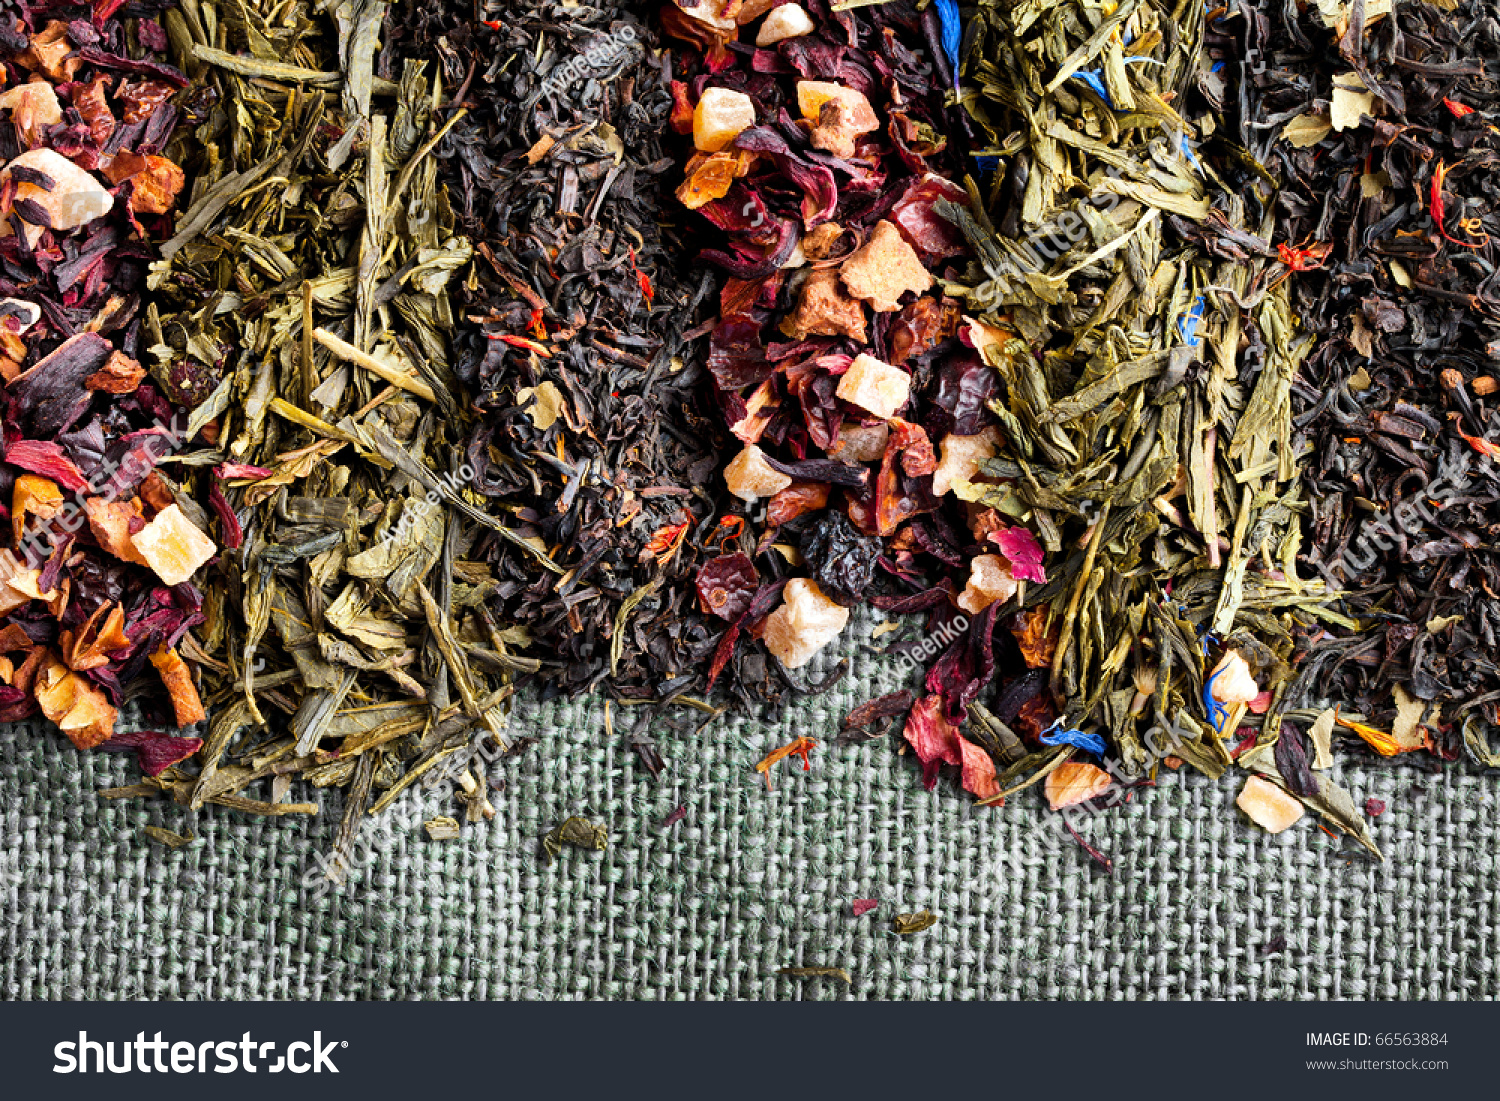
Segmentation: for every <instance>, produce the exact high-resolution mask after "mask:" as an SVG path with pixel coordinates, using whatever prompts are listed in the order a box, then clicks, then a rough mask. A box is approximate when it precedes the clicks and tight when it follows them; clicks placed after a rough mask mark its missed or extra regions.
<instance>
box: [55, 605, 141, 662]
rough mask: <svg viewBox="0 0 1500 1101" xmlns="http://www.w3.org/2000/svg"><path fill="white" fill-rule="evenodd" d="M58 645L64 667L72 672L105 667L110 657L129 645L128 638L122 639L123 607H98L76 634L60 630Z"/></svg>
mask: <svg viewBox="0 0 1500 1101" xmlns="http://www.w3.org/2000/svg"><path fill="white" fill-rule="evenodd" d="M58 646H59V648H60V649H61V650H62V659H63V662H64V664H66V665H67V666H68V668H70V669H72V670H73V671H74V672H75V673H82V672H84V671H85V670H88V669H98V668H99V667H100V666H102V665H108V664H109V659H110V655H111V654H113V653H115V652H116V651H118V650H124V649H128V648H129V646H130V639H128V638H126V637H125V609H124V607H122V606H121V605H119V604H101V605H99V607H97V608H95V609H94V614H93V615H91V616H89V618H88V619H87V620H85V621H84V624H83V626H82V627H80V628H79V629H78V630H77V631H76V632H75V631H63V632H62V634H61V635H60V636H59V637H58Z"/></svg>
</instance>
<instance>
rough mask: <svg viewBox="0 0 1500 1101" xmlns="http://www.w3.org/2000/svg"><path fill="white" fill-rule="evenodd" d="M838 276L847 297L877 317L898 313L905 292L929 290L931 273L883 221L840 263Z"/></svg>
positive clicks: (908, 246)
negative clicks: (864, 304)
mask: <svg viewBox="0 0 1500 1101" xmlns="http://www.w3.org/2000/svg"><path fill="white" fill-rule="evenodd" d="M839 274H840V276H841V277H842V278H843V280H844V286H845V287H846V288H848V291H849V293H850V294H852V295H853V296H854V297H855V298H859V299H863V300H864V301H866V302H868V303H870V305H871V306H873V307H874V308H875V309H876V310H877V311H879V312H880V313H890V312H892V311H893V310H896V309H898V308H899V306H900V304H901V296H902V295H903V294H905V293H906V292H907V291H916V292H917V293H918V294H920V293H922V292H923V291H925V290H926V289H927V288H928V287H930V286H932V273H931V272H929V271H928V270H927V269H926V268H924V267H923V266H922V261H921V260H919V259H917V253H916V250H915V249H913V248H912V247H911V245H909V244H907V243H906V238H905V237H903V236H901V231H900V230H899V229H897V228H896V227H895V226H894V225H892V224H891V223H890V222H887V221H885V220H884V219H882V220H880V221H879V222H877V223H875V229H874V231H873V232H872V233H871V234H870V239H869V240H868V241H866V242H865V243H864V245H862V246H861V247H860V249H859V251H858V252H856V253H854V255H852V256H850V257H849V259H847V260H845V261H844V263H843V265H842V266H841V267H840V268H839Z"/></svg>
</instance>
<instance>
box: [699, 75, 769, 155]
mask: <svg viewBox="0 0 1500 1101" xmlns="http://www.w3.org/2000/svg"><path fill="white" fill-rule="evenodd" d="M754 125H755V103H754V101H753V100H751V98H750V97H749V96H747V95H746V94H745V93H744V92H736V91H734V90H733V89H730V88H705V89H704V90H703V95H702V96H700V97H699V98H698V106H697V107H695V108H693V144H694V145H696V146H697V147H698V148H699V149H700V150H702V151H703V152H705V153H717V152H718V151H719V150H720V149H723V148H724V147H725V146H726V145H728V144H729V143H730V142H732V141H733V140H734V139H735V138H737V137H739V134H740V131H741V130H745V129H747V128H748V127H751V126H754Z"/></svg>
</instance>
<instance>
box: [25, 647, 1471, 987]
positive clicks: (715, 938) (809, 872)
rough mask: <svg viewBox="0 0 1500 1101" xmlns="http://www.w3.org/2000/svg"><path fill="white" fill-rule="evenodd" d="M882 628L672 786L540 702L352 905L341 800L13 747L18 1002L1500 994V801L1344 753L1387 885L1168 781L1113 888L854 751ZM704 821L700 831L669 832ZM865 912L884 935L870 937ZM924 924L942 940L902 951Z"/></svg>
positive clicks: (382, 837)
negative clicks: (759, 769) (486, 769)
mask: <svg viewBox="0 0 1500 1101" xmlns="http://www.w3.org/2000/svg"><path fill="white" fill-rule="evenodd" d="M870 627H871V623H870V622H869V621H868V620H860V619H858V618H856V620H855V621H854V622H853V623H852V624H851V630H850V632H849V634H851V635H854V636H855V637H854V638H852V639H850V642H849V645H846V647H845V649H844V653H845V655H847V656H849V658H850V660H851V663H852V664H853V666H854V672H853V673H852V674H851V675H850V676H847V677H846V678H845V679H844V680H843V681H842V682H840V683H839V684H838V685H837V686H836V687H834V688H833V689H831V690H830V691H828V692H827V693H825V694H823V695H821V696H817V697H813V698H810V699H803V700H800V701H798V702H797V703H795V704H794V706H793V707H792V708H790V709H788V711H787V712H786V713H785V714H783V715H781V716H780V717H779V718H777V719H775V720H774V721H761V720H757V719H755V718H752V717H725V718H722V719H719V720H716V721H714V722H713V723H710V724H709V725H708V726H707V727H706V729H704V730H702V731H701V732H698V733H694V732H693V728H694V727H695V726H697V724H698V723H700V722H701V721H702V720H703V716H702V715H699V714H697V713H696V712H688V713H687V715H688V716H689V717H688V718H687V719H686V720H684V721H683V722H682V723H680V724H679V725H680V726H681V728H682V729H681V731H680V732H678V731H673V730H668V729H666V728H665V727H662V726H658V727H657V728H655V730H654V733H655V734H656V737H657V739H658V743H659V744H660V746H661V749H662V751H663V754H664V755H665V756H666V757H667V758H668V760H669V767H668V770H667V771H666V772H665V773H664V774H663V775H662V778H661V779H660V780H659V781H655V782H653V781H652V780H651V778H650V777H649V776H648V775H646V774H645V773H644V772H643V771H642V769H641V768H640V767H639V765H638V764H637V763H636V759H635V755H634V753H633V752H632V751H631V749H630V748H629V744H628V741H627V738H628V734H629V732H630V730H631V728H632V726H631V724H632V723H633V722H634V721H636V720H634V719H633V718H632V717H631V713H630V709H621V708H618V707H616V708H614V709H613V711H612V719H613V725H614V730H615V732H614V736H613V737H609V736H606V734H605V725H604V704H603V702H602V701H601V700H599V699H594V698H585V699H581V700H557V701H550V702H539V701H537V700H535V699H531V698H527V699H523V700H522V701H521V702H520V703H519V705H518V706H517V708H516V711H515V713H514V715H513V716H512V719H511V724H512V730H513V732H514V733H515V734H517V735H526V736H529V737H534V738H538V739H539V740H540V742H539V744H538V745H537V746H535V747H533V748H532V749H531V750H530V751H528V752H527V753H525V754H524V755H522V756H520V757H518V758H515V759H506V760H502V761H500V762H497V763H496V764H495V765H494V766H492V767H491V770H490V776H491V778H492V779H493V780H503V781H504V789H503V790H501V791H496V792H494V793H493V794H492V800H493V802H494V803H495V806H496V808H497V810H498V814H497V816H496V818H495V819H494V820H493V821H492V822H489V823H479V824H474V825H470V824H465V825H464V827H463V833H462V836H461V837H460V838H459V839H458V840H454V841H447V842H434V841H430V840H428V838H427V836H426V834H425V832H424V831H423V830H422V828H421V823H422V822H423V821H424V820H425V819H427V818H430V817H432V816H434V815H437V814H446V813H455V811H456V804H455V803H453V802H452V801H451V800H442V799H440V798H439V797H436V796H435V795H433V794H431V793H428V794H419V795H417V796H412V797H406V798H403V799H400V800H398V801H397V802H396V804H395V805H394V807H393V809H392V811H391V812H390V814H389V818H388V822H389V828H388V829H381V828H378V827H376V828H373V829H371V830H369V831H368V832H367V834H366V835H365V836H366V838H367V839H368V843H367V844H366V845H364V846H361V848H360V849H359V850H358V851H359V853H360V854H361V855H360V858H359V861H358V863H357V865H356V867H355V869H354V871H353V872H352V873H351V875H350V876H349V879H348V882H347V883H346V884H345V885H344V886H343V887H342V888H339V889H334V890H327V891H320V890H319V889H318V888H319V884H321V882H322V878H321V872H320V870H319V867H318V864H317V862H316V859H315V854H317V853H325V852H327V851H328V849H329V846H330V844H331V841H332V836H333V832H334V830H335V829H336V827H337V823H338V820H339V814H340V812H341V806H340V800H339V796H338V794H337V793H334V792H327V791H324V792H317V793H315V794H314V795H313V796H311V798H313V799H316V800H318V801H320V802H321V804H322V811H321V813H320V814H319V815H318V816H317V817H316V818H313V819H293V818H284V819H279V820H259V819H250V818H246V817H244V816H242V815H240V814H237V813H234V812H230V811H226V810H224V809H222V808H209V809H207V810H205V811H203V812H200V813H198V814H196V815H190V814H189V813H188V812H187V811H186V810H185V809H184V808H179V807H176V806H173V805H171V804H169V803H166V802H161V801H157V802H154V803H143V802H139V801H126V802H119V801H109V800H101V799H99V798H98V797H97V796H96V795H95V792H96V791H97V790H98V789H100V788H104V787H109V786H113V785H122V784H129V783H133V782H135V780H136V779H137V778H138V770H137V766H136V763H135V761H134V759H133V758H132V757H127V756H118V755H114V754H103V753H92V754H85V753H79V752H77V751H75V750H74V749H73V748H72V746H71V745H69V744H68V743H67V742H66V740H65V739H64V738H63V737H62V735H60V734H58V733H57V732H55V731H49V730H46V729H44V728H43V727H42V726H40V725H33V724H21V725H16V726H11V727H7V728H0V997H4V998H6V999H79V998H81V999H153V1000H154V999H233V1000H246V999H283V998H290V999H352V998H365V999H416V998H421V999H432V998H445V999H469V998H473V999H542V998H545V999H579V998H615V999H710V998H755V999H811V1000H835V999H849V998H853V999H996V998H1027V999H1160V998H1195V999H1221V998H1222V999H1242V998H1258V999H1272V998H1278V999H1279V998H1291V999H1310V998H1316V999H1325V998H1371V999H1397V998H1399V999H1457V998H1488V997H1494V996H1496V995H1497V994H1500V978H1497V971H1496V963H1495V945H1496V940H1497V935H1500V855H1497V854H1500V818H1497V815H1496V802H1495V800H1496V796H1497V791H1500V788H1497V781H1496V779H1495V778H1494V777H1486V776H1483V775H1480V774H1478V773H1476V772H1474V771H1473V770H1466V769H1463V768H1448V769H1442V770H1436V769H1433V768H1431V767H1424V766H1423V764H1422V763H1421V762H1416V761H1408V760H1402V761H1399V762H1396V763H1394V764H1391V763H1387V762H1371V761H1368V760H1363V759H1356V758H1354V757H1352V756H1350V755H1341V756H1340V764H1339V765H1336V766H1335V768H1336V773H1335V776H1336V778H1337V779H1338V780H1339V781H1340V782H1341V783H1342V784H1344V786H1346V787H1347V788H1349V789H1350V790H1351V791H1352V792H1353V794H1354V795H1355V797H1356V799H1357V800H1359V801H1360V802H1363V801H1364V800H1365V799H1366V798H1369V797H1374V798H1377V799H1380V800H1383V801H1384V802H1385V803H1386V804H1387V805H1388V810H1387V811H1386V812H1385V813H1384V814H1383V815H1381V816H1380V817H1379V818H1378V819H1377V820H1376V822H1375V834H1376V838H1377V841H1378V843H1379V844H1380V845H1381V847H1382V849H1383V850H1384V852H1385V856H1386V860H1385V862H1384V863H1375V862H1373V861H1371V860H1369V859H1366V858H1364V857H1362V856H1360V855H1358V854H1357V853H1358V850H1354V849H1352V848H1351V846H1350V845H1349V844H1347V843H1345V844H1341V843H1339V842H1337V841H1335V840H1334V839H1333V838H1331V837H1330V836H1328V835H1327V834H1325V833H1323V832H1320V831H1319V830H1318V829H1317V828H1316V826H1315V825H1314V824H1313V823H1312V820H1311V818H1310V817H1309V818H1307V819H1304V821H1303V822H1302V823H1300V824H1299V825H1298V826H1297V827H1295V828H1294V829H1291V830H1289V831H1287V832H1286V833H1284V834H1281V835H1279V836H1276V837H1272V836H1269V835H1267V834H1265V833H1263V832H1261V831H1259V830H1258V829H1256V828H1255V827H1252V826H1251V825H1250V824H1249V823H1248V822H1247V820H1246V819H1245V818H1244V816H1243V815H1242V814H1241V813H1239V812H1238V811H1237V809H1236V808H1235V806H1234V798H1235V795H1236V794H1237V792H1238V787H1239V783H1240V782H1242V780H1239V779H1236V778H1235V777H1232V776H1226V777H1225V778H1224V779H1223V780H1221V781H1217V782H1215V781H1210V780H1207V779H1206V778H1203V777H1201V776H1196V775H1188V772H1189V770H1188V769H1186V768H1184V769H1183V770H1181V771H1179V772H1175V773H1172V772H1167V771H1166V770H1163V772H1162V775H1161V777H1160V779H1159V783H1158V786H1156V787H1155V788H1143V789H1138V790H1137V791H1136V792H1134V793H1133V797H1132V799H1131V801H1130V803H1129V805H1127V806H1125V807H1123V808H1120V809H1117V810H1114V811H1111V812H1109V813H1106V814H1100V815H1095V816H1092V817H1090V818H1089V819H1088V820H1087V821H1086V822H1085V823H1084V826H1083V833H1084V835H1085V836H1086V837H1088V839H1089V840H1090V842H1091V843H1092V844H1094V845H1095V846H1097V847H1098V848H1099V849H1101V850H1103V851H1104V852H1106V853H1108V854H1109V855H1110V856H1111V857H1112V858H1113V861H1114V874H1113V875H1107V874H1105V873H1104V872H1103V871H1102V869H1099V868H1098V867H1097V866H1096V865H1094V864H1093V863H1092V862H1091V861H1090V860H1089V859H1088V858H1087V856H1086V855H1085V854H1084V852H1083V851H1082V849H1081V848H1079V847H1078V846H1077V845H1076V844H1075V843H1073V842H1072V841H1071V839H1069V838H1067V836H1066V834H1061V835H1058V834H1055V833H1053V832H1052V831H1051V830H1050V829H1048V827H1047V823H1046V819H1047V817H1048V816H1047V813H1046V810H1045V807H1044V805H1043V803H1042V800H1041V797H1040V795H1039V794H1037V793H1036V792H1034V791H1032V792H1026V793H1022V794H1021V795H1019V796H1016V797H1013V798H1012V799H1011V800H1010V801H1009V805H1007V806H1005V807H1002V808H994V809H985V808H976V807H974V806H973V803H972V797H970V796H969V795H967V794H966V793H964V792H962V791H961V790H959V789H958V787H957V785H956V783H955V782H954V778H952V777H944V779H943V780H942V781H941V782H940V783H939V784H938V786H937V788H936V789H935V790H934V791H932V792H928V791H925V790H923V787H922V783H921V775H920V770H919V768H918V767H917V765H916V764H915V762H914V760H913V759H912V758H911V757H910V756H901V755H899V754H898V753H897V752H896V748H897V743H898V742H899V731H898V730H896V729H893V730H892V731H891V732H890V733H888V734H887V735H886V736H885V737H883V738H879V739H876V740H874V741H871V742H866V743H863V744H860V745H857V746H838V745H833V744H830V740H829V739H830V738H831V736H832V735H833V734H834V733H836V731H837V729H838V724H839V720H840V719H841V718H842V716H843V715H844V714H845V713H846V712H847V711H848V710H849V709H850V708H851V707H853V706H854V705H855V704H857V703H860V702H863V701H864V700H866V699H869V698H870V697H871V696H873V695H875V694H878V693H880V692H883V691H889V690H891V689H892V688H894V687H899V686H900V683H901V682H902V680H903V678H902V676H901V673H900V670H899V669H898V668H897V667H896V664H895V663H894V662H892V661H891V660H890V659H875V658H871V657H869V656H868V650H867V649H866V648H867V647H868V646H869V645H870V642H869V639H870ZM846 637H847V636H846ZM856 651H859V652H857V653H856ZM835 660H836V655H835V656H830V657H826V658H822V659H820V661H819V663H818V664H816V665H815V666H814V667H812V675H811V677H810V679H811V680H816V679H817V678H819V677H820V676H822V675H823V674H824V673H826V672H827V671H828V670H829V669H831V668H832V667H833V664H834V661H835ZM798 734H806V735H808V736H810V737H813V738H816V739H818V740H819V742H820V744H819V747H818V748H817V750H815V751H814V754H813V770H812V771H811V772H803V771H802V770H801V765H800V763H799V762H797V761H796V760H795V759H794V760H791V761H788V762H784V763H782V764H781V765H778V766H777V767H776V769H775V771H774V772H773V776H772V782H773V784H774V787H773V789H772V790H770V791H767V790H766V786H765V783H764V781H763V779H762V777H761V776H760V775H759V774H757V773H756V772H755V770H754V764H755V762H756V761H758V760H760V758H761V757H762V756H764V755H765V753H766V752H768V751H769V750H770V749H772V748H774V747H776V746H779V745H782V744H784V743H785V742H788V741H790V740H791V739H792V738H793V737H795V736H796V735H798ZM296 797H297V798H302V796H301V795H297V796H296ZM679 805H681V806H685V807H686V808H687V813H686V817H685V818H683V819H682V820H681V821H679V822H676V823H675V824H673V825H671V826H666V827H664V826H663V821H664V820H665V819H666V818H667V817H668V815H669V814H671V812H672V811H673V810H674V808H676V807H678V806H679ZM575 814H576V815H583V816H586V817H588V818H590V819H592V820H594V821H596V822H602V823H604V824H605V825H606V826H607V827H608V830H609V847H608V849H607V850H606V851H605V852H585V851H581V850H577V849H565V850H564V851H563V853H562V855H561V856H560V858H559V859H558V860H557V862H556V863H554V864H550V865H549V864H548V862H547V858H546V856H545V854H544V852H543V851H542V847H541V844H540V841H541V838H542V836H543V835H544V834H545V833H546V832H547V831H548V830H549V829H551V828H552V827H554V826H556V825H557V824H558V823H560V822H561V821H562V820H563V819H564V818H565V817H567V816H568V815H575ZM149 824H155V825H160V826H165V827H167V828H168V829H171V830H174V831H175V832H178V833H193V834H195V835H196V840H195V841H194V843H193V844H192V845H190V846H188V847H187V848H184V849H181V850H178V851H172V850H169V849H167V848H164V847H163V846H161V845H158V844H155V843H152V842H151V841H149V840H148V839H147V838H146V837H145V836H144V835H143V833H142V831H141V827H143V826H145V825H149ZM1059 836H1060V837H1061V840H1058V838H1059ZM856 898H875V899H878V900H879V906H878V908H877V909H875V910H874V911H873V912H872V913H869V914H866V915H864V916H863V917H859V918H856V917H854V916H853V915H852V913H851V910H850V903H851V901H852V900H854V899H856ZM921 909H929V910H931V911H933V912H934V913H935V914H937V915H938V917H939V922H938V924H937V925H936V926H935V927H933V928H931V929H929V930H927V931H925V932H923V933H919V934H916V935H912V936H897V935H896V934H895V933H894V932H893V931H892V929H891V919H892V918H893V917H894V916H895V915H896V914H898V913H902V912H911V911H916V910H921ZM1281 938H1285V947H1284V948H1281V949H1280V950H1279V951H1278V950H1275V949H1276V948H1277V946H1278V945H1279V944H1280V939H1281ZM792 966H833V967H843V968H847V969H848V970H849V971H850V972H851V974H852V976H853V984H852V986H849V987H846V986H844V984H842V983H841V982H838V981H836V980H831V979H821V978H820V979H811V980H808V979H795V978H789V977H785V976H781V975H778V974H777V973H776V972H777V971H778V970H779V969H780V968H784V967H792Z"/></svg>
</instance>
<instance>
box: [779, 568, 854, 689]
mask: <svg viewBox="0 0 1500 1101" xmlns="http://www.w3.org/2000/svg"><path fill="white" fill-rule="evenodd" d="M781 601H782V602H781V604H780V606H778V607H777V609H776V610H775V611H774V612H772V613H771V614H770V615H769V616H767V617H766V629H765V635H764V639H765V643H766V649H768V650H770V651H771V653H773V654H775V655H776V658H777V660H779V661H780V662H781V664H782V665H784V666H786V667H787V668H788V669H797V668H800V667H801V666H803V665H806V664H807V663H808V662H809V661H811V660H812V656H813V655H814V654H816V653H817V652H818V651H819V650H821V649H822V648H823V647H824V646H827V645H828V644H829V643H830V642H832V641H833V640H834V639H835V638H836V637H837V636H838V633H839V632H840V631H842V630H843V629H844V625H845V624H846V623H848V622H849V609H848V608H844V607H841V606H840V605H838V604H835V603H834V602H833V601H831V600H829V599H828V598H827V597H826V596H824V595H823V590H821V589H819V588H818V583H817V582H816V581H810V580H808V579H807V578H805V577H794V578H792V580H790V581H788V582H787V583H786V588H784V589H783V590H782V591H781Z"/></svg>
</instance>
